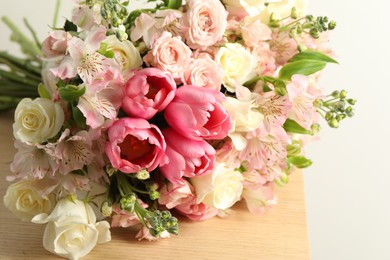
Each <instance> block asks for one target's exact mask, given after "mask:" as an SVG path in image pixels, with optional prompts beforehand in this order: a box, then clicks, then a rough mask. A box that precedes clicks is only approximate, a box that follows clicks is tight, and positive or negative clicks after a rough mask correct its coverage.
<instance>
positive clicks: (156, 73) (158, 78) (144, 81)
mask: <svg viewBox="0 0 390 260" xmlns="http://www.w3.org/2000/svg"><path fill="white" fill-rule="evenodd" d="M175 91H176V83H175V80H174V79H173V77H172V76H171V75H170V74H168V73H166V72H163V71H162V70H159V69H155V68H146V69H142V70H139V71H136V72H134V75H133V77H132V78H130V80H129V81H128V82H127V84H126V87H125V94H124V97H123V103H122V109H123V111H125V113H126V114H128V115H129V116H133V117H137V118H144V119H147V120H148V119H151V118H152V117H153V116H154V115H155V114H156V113H158V112H161V111H162V110H163V109H164V108H165V107H166V106H167V105H168V104H169V103H170V102H171V101H172V99H173V98H174V96H175Z"/></svg>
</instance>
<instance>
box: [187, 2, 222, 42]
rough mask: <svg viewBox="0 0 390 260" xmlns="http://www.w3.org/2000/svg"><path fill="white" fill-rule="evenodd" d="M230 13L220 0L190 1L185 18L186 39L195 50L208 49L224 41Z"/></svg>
mask: <svg viewBox="0 0 390 260" xmlns="http://www.w3.org/2000/svg"><path fill="white" fill-rule="evenodd" d="M227 16H228V13H227V12H226V10H225V7H224V6H223V5H222V3H221V2H220V1H219V0H209V1H199V0H189V1H188V12H187V13H186V14H185V16H184V30H185V33H184V35H185V38H186V42H187V44H188V46H190V47H191V48H193V49H206V48H207V47H209V46H212V45H214V44H215V43H217V42H218V41H220V40H221V39H222V36H223V33H224V32H225V29H226V26H227Z"/></svg>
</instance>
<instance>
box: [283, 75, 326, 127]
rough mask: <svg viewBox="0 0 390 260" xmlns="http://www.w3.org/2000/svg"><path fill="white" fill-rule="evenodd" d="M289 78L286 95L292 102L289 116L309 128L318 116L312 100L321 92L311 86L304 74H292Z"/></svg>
mask: <svg viewBox="0 0 390 260" xmlns="http://www.w3.org/2000/svg"><path fill="white" fill-rule="evenodd" d="M291 80H292V81H291V83H290V84H288V85H287V91H288V97H289V99H290V101H291V102H292V108H291V111H290V113H289V118H291V119H293V120H295V121H296V122H297V123H298V124H300V125H301V126H302V127H304V128H305V129H308V130H310V129H311V125H312V124H313V123H314V122H315V121H316V120H317V118H318V113H317V111H316V108H315V107H314V101H315V100H316V99H317V98H319V97H320V96H321V92H320V91H319V90H318V89H316V88H315V87H313V86H311V84H310V82H309V79H308V78H307V77H306V76H303V75H294V76H293V77H292V79H291Z"/></svg>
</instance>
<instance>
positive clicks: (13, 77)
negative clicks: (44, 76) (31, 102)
mask: <svg viewBox="0 0 390 260" xmlns="http://www.w3.org/2000/svg"><path fill="white" fill-rule="evenodd" d="M0 78H5V79H9V80H12V81H15V82H19V83H22V84H26V85H29V86H33V87H38V85H39V83H40V82H38V81H35V80H31V79H26V78H24V77H21V76H18V75H16V74H15V73H11V72H8V71H5V70H1V69H0Z"/></svg>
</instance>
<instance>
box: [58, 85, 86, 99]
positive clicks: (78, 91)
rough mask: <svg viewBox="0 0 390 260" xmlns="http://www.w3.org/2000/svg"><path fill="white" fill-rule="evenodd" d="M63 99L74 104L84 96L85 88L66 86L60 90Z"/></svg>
mask: <svg viewBox="0 0 390 260" xmlns="http://www.w3.org/2000/svg"><path fill="white" fill-rule="evenodd" d="M58 92H59V93H60V97H61V99H63V100H65V101H68V102H72V101H76V100H78V98H79V97H81V96H82V95H84V93H85V86H82V85H81V86H75V85H66V86H65V87H60V88H59V89H58Z"/></svg>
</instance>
